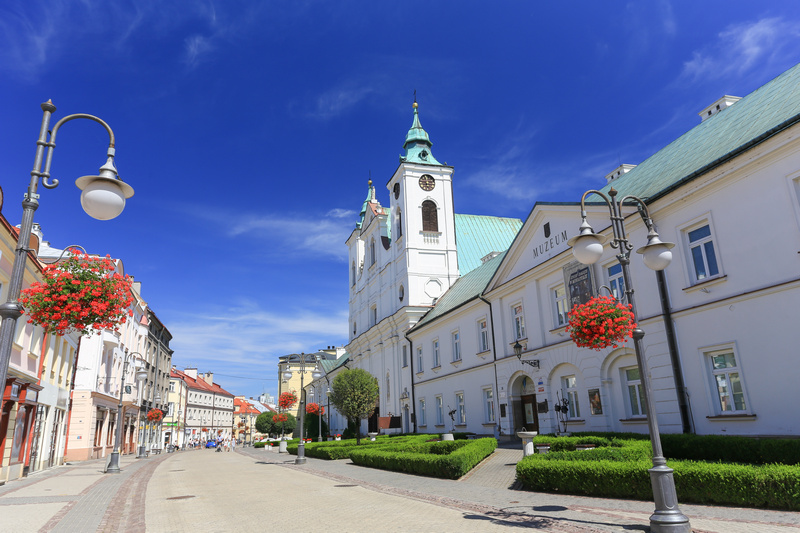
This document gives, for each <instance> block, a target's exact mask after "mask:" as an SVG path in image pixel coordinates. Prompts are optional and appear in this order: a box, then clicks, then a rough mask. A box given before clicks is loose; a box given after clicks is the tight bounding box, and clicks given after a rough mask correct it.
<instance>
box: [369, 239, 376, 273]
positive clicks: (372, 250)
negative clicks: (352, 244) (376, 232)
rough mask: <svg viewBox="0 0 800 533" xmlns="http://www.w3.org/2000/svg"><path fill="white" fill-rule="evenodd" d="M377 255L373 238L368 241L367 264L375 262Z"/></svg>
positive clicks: (370, 264)
mask: <svg viewBox="0 0 800 533" xmlns="http://www.w3.org/2000/svg"><path fill="white" fill-rule="evenodd" d="M377 257H378V255H377V253H376V252H375V239H372V240H371V241H370V243H369V266H372V265H374V264H375V261H376V260H377Z"/></svg>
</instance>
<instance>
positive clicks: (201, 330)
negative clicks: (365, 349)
mask: <svg viewBox="0 0 800 533" xmlns="http://www.w3.org/2000/svg"><path fill="white" fill-rule="evenodd" d="M169 330H170V333H172V335H173V341H172V344H171V346H170V347H171V348H172V349H173V350H175V361H174V362H175V364H176V365H178V366H196V367H198V369H200V370H201V371H203V370H204V369H205V370H208V371H214V370H216V371H219V372H225V373H228V374H233V375H239V376H252V377H259V376H262V375H265V374H266V375H267V376H269V377H272V376H273V375H274V374H275V372H276V371H277V366H276V364H277V358H278V357H279V356H281V355H286V354H288V353H295V352H309V351H315V350H318V349H320V348H321V347H323V346H328V345H330V344H331V343H334V344H335V343H337V342H339V343H340V344H341V343H343V342H345V341H346V338H347V310H346V309H342V310H333V311H330V310H312V309H309V308H297V309H284V308H282V309H280V311H275V310H267V309H264V308H262V307H261V306H260V304H259V303H256V302H253V301H242V302H239V303H238V304H236V305H233V306H230V307H228V308H224V309H221V310H220V312H218V313H213V314H212V313H207V314H201V313H198V314H192V315H189V314H179V315H177V316H173V317H171V318H170V321H169ZM223 366H224V368H223ZM228 381H231V380H228ZM223 386H224V385H223Z"/></svg>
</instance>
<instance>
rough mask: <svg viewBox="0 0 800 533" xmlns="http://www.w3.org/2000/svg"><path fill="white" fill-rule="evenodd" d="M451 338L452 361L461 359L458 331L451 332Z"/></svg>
mask: <svg viewBox="0 0 800 533" xmlns="http://www.w3.org/2000/svg"><path fill="white" fill-rule="evenodd" d="M452 339H453V361H461V338H460V337H459V335H458V331H454V332H453V333H452Z"/></svg>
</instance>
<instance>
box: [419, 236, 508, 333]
mask: <svg viewBox="0 0 800 533" xmlns="http://www.w3.org/2000/svg"><path fill="white" fill-rule="evenodd" d="M505 256H506V252H503V253H501V254H500V255H498V256H496V257H493V258H491V259H490V260H488V261H486V263H484V264H482V265H481V266H479V267H478V268H476V269H474V270H472V271H471V272H470V273H469V274H467V275H465V276H461V277H460V278H458V280H457V281H456V282H455V283H453V286H452V287H450V289H449V290H448V291H447V292H446V293H444V296H442V297H441V298H439V301H438V302H436V305H435V306H434V308H433V309H431V310H430V311H428V312H427V313H426V314H425V316H423V317H422V319H420V321H419V322H417V324H416V325H415V326H414V327H413V328H411V329H412V330H414V329H417V328H419V327H422V326H424V325H425V324H427V323H429V322H432V321H433V320H435V319H436V318H438V317H440V316H442V315H444V314H446V313H449V312H450V311H452V310H454V309H456V308H458V307H461V306H462V305H464V304H465V303H467V302H469V301H471V300H474V299H475V298H477V297H478V296H480V294H481V293H482V292H483V290H484V289H485V288H486V285H487V284H488V283H489V281H490V280H491V279H492V276H494V273H495V272H496V271H497V269H498V268H499V267H500V264H501V263H502V262H503V258H504V257H505Z"/></svg>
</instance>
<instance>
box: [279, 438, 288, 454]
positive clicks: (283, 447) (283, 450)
mask: <svg viewBox="0 0 800 533" xmlns="http://www.w3.org/2000/svg"><path fill="white" fill-rule="evenodd" d="M278 453H287V452H286V441H285V440H282V441H281V442H280V444H278Z"/></svg>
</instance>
